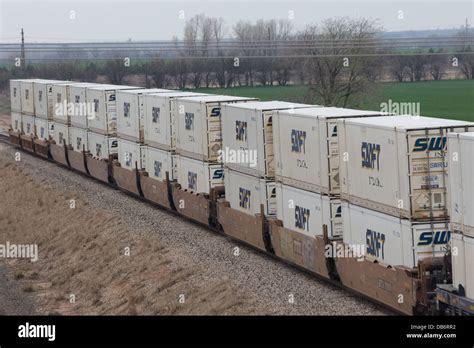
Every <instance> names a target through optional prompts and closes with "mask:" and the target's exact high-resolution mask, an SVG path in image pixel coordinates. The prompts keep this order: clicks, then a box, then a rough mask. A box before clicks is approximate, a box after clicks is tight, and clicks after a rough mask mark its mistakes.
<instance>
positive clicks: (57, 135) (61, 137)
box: [52, 122, 71, 145]
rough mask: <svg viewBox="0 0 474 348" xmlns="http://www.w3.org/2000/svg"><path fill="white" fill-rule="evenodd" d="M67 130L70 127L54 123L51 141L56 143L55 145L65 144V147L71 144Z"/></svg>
mask: <svg viewBox="0 0 474 348" xmlns="http://www.w3.org/2000/svg"><path fill="white" fill-rule="evenodd" d="M69 128H70V127H69V126H68V125H66V124H64V123H60V122H54V132H53V136H52V139H53V140H54V141H55V142H56V145H64V142H66V145H69V144H70V143H71V139H70V133H69Z"/></svg>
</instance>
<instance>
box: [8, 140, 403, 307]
mask: <svg viewBox="0 0 474 348" xmlns="http://www.w3.org/2000/svg"><path fill="white" fill-rule="evenodd" d="M0 142H2V143H4V144H6V145H8V146H9V147H12V148H16V149H18V150H21V151H22V153H24V154H26V155H29V156H32V157H35V158H38V159H41V160H45V158H43V157H41V156H38V155H35V154H34V153H31V152H30V151H25V150H23V149H20V148H18V147H17V146H15V145H14V144H12V143H11V142H10V140H9V135H8V134H6V133H4V132H0ZM48 161H49V162H51V163H55V164H56V162H55V161H54V160H53V159H49V160H48ZM66 169H69V170H71V171H72V172H74V173H76V174H80V175H82V176H83V177H86V178H88V179H91V178H92V179H94V178H93V177H91V176H89V175H87V174H84V173H82V172H80V171H77V170H75V169H74V168H66ZM94 181H96V182H97V181H98V180H94ZM98 182H100V183H102V184H104V185H105V186H107V187H109V188H112V189H114V190H119V191H121V192H123V193H126V194H127V195H129V196H131V197H134V198H139V199H141V200H142V201H145V202H147V203H151V204H152V205H153V206H155V207H157V208H159V209H162V210H163V209H166V208H164V207H161V206H159V205H157V204H155V203H154V202H151V201H149V200H146V199H144V198H143V197H140V196H138V195H136V194H133V193H131V192H128V191H126V190H122V189H120V188H119V187H117V186H116V185H113V184H110V183H109V184H105V183H103V182H101V181H98ZM166 212H167V213H171V214H172V215H174V216H178V217H179V218H181V219H184V220H185V221H186V222H188V223H189V222H190V223H192V224H195V225H198V226H201V227H206V229H207V230H208V231H211V232H212V233H213V234H216V235H219V236H221V237H222V236H223V237H226V238H227V239H228V240H231V241H233V242H235V243H237V244H239V245H243V246H246V247H249V248H251V249H252V250H254V251H257V252H258V253H259V254H263V255H265V256H267V257H268V256H269V257H270V258H271V259H272V260H273V261H277V262H279V263H281V264H284V265H287V266H290V267H291V268H293V269H296V270H298V271H300V272H303V273H304V274H308V275H311V276H312V277H314V278H316V279H318V280H322V281H323V282H324V283H326V284H330V285H332V286H334V287H335V288H338V289H342V290H345V291H347V292H348V293H350V294H353V295H355V296H357V297H359V298H361V299H365V300H367V301H369V302H371V303H374V304H377V305H378V306H380V307H382V308H383V309H384V310H386V311H387V312H388V313H389V314H393V315H396V314H401V315H406V313H403V312H400V311H396V310H394V308H392V307H390V306H388V305H386V304H384V303H383V302H380V301H377V300H375V299H373V298H371V297H370V296H366V295H365V294H363V293H360V292H358V291H355V290H354V289H352V288H350V287H347V286H345V285H343V284H342V283H341V282H339V281H337V280H332V279H328V278H326V277H323V276H321V275H319V274H317V273H315V272H312V271H310V270H308V269H307V268H304V267H301V266H299V265H297V264H295V263H292V262H290V261H287V260H284V259H282V258H279V257H277V256H275V255H274V254H271V253H267V252H265V251H263V250H260V249H258V248H255V246H253V245H251V244H249V243H246V242H245V241H242V240H240V239H238V238H234V237H232V236H230V235H228V234H224V233H222V232H221V231H219V230H218V229H216V228H212V227H211V226H209V225H206V224H203V223H200V222H198V221H195V220H193V219H191V218H189V217H187V216H184V215H182V214H180V213H179V212H177V211H173V210H169V209H166Z"/></svg>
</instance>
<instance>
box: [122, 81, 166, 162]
mask: <svg viewBox="0 0 474 348" xmlns="http://www.w3.org/2000/svg"><path fill="white" fill-rule="evenodd" d="M167 92H171V91H170V90H167V89H158V88H155V89H135V90H119V91H117V137H118V139H117V142H118V160H119V162H120V165H121V167H122V168H124V169H128V170H133V169H138V170H142V169H145V165H146V161H145V158H146V151H145V146H144V145H143V142H144V128H145V108H144V99H145V96H146V95H148V94H160V93H167Z"/></svg>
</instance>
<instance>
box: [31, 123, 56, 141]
mask: <svg viewBox="0 0 474 348" xmlns="http://www.w3.org/2000/svg"><path fill="white" fill-rule="evenodd" d="M35 129H36V138H38V139H41V140H49V137H50V135H51V136H52V135H53V130H54V123H53V121H50V120H47V119H44V118H38V117H36V118H35Z"/></svg>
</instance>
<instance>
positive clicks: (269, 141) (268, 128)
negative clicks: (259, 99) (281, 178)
mask: <svg viewBox="0 0 474 348" xmlns="http://www.w3.org/2000/svg"><path fill="white" fill-rule="evenodd" d="M262 117H263V119H262V121H263V130H262V131H263V139H264V144H263V149H264V156H265V158H264V160H265V173H266V175H267V176H268V177H274V176H275V167H274V160H275V158H274V154H273V151H274V149H273V112H271V111H264V112H263V113H262ZM257 131H258V130H257Z"/></svg>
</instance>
